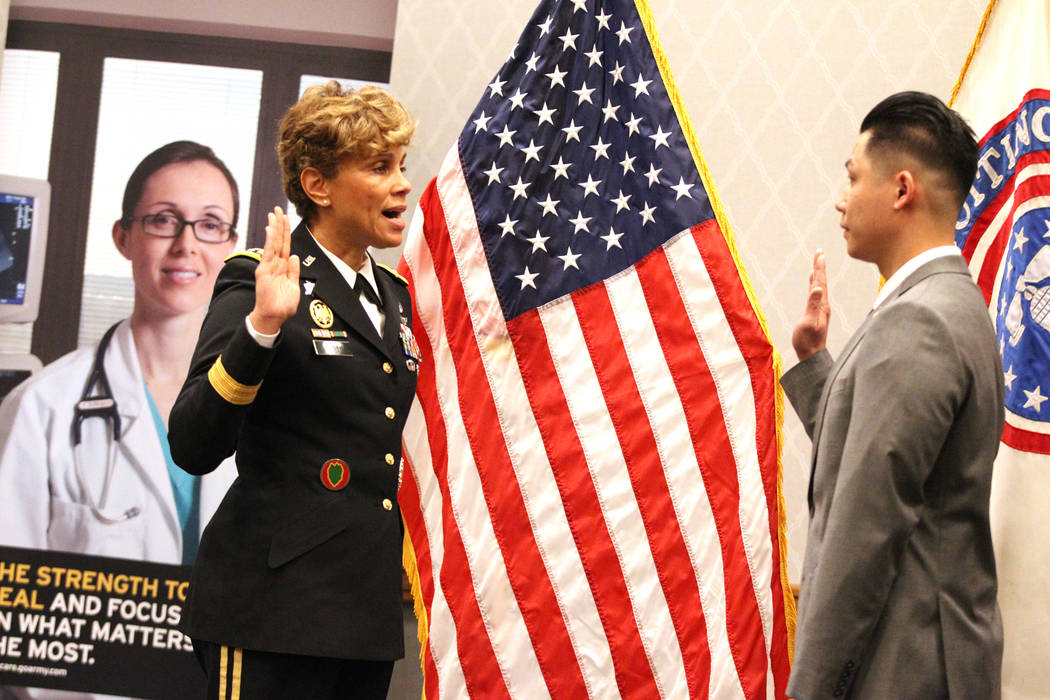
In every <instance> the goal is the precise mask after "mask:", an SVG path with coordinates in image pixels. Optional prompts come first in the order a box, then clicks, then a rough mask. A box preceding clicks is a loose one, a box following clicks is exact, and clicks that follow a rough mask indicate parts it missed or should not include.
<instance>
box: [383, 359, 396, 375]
mask: <svg viewBox="0 0 1050 700" xmlns="http://www.w3.org/2000/svg"><path fill="white" fill-rule="evenodd" d="M383 371H384V372H386V373H387V374H390V373H391V372H393V371H394V366H393V365H392V364H390V363H389V362H384V363H383Z"/></svg>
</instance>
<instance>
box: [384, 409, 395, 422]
mask: <svg viewBox="0 0 1050 700" xmlns="http://www.w3.org/2000/svg"><path fill="white" fill-rule="evenodd" d="M394 415H395V414H394V409H392V408H390V407H389V406H387V407H386V417H387V418H389V419H390V420H394Z"/></svg>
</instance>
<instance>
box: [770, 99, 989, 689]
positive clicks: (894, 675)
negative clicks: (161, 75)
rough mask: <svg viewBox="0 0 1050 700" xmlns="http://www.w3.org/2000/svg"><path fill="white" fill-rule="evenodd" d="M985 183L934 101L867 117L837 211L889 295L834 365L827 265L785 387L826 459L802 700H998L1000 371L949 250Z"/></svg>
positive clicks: (909, 102) (815, 490)
mask: <svg viewBox="0 0 1050 700" xmlns="http://www.w3.org/2000/svg"><path fill="white" fill-rule="evenodd" d="M976 168H977V148H976V143H975V141H974V137H973V132H972V131H971V130H970V128H969V127H968V126H967V125H966V123H965V122H964V121H963V120H962V119H961V118H960V117H959V116H958V115H957V114H956V113H955V112H953V111H951V110H950V109H948V108H947V107H946V106H945V105H944V104H943V103H942V102H941V101H940V100H938V99H937V98H935V97H933V96H931V95H926V94H922V93H914V92H909V93H900V94H897V95H893V96H891V97H888V98H887V99H885V100H883V101H882V102H881V103H879V104H878V105H877V106H876V107H875V108H874V109H873V110H872V111H871V112H870V113H869V114H868V116H867V117H865V119H864V122H863V124H862V125H861V129H860V136H859V137H858V139H857V142H856V144H855V145H854V147H853V152H852V155H851V157H850V159H849V160H848V161H847V162H846V171H847V174H848V176H849V184H848V185H847V186H846V188H845V190H844V191H843V193H842V197H841V199H840V201H839V202H838V204H837V205H836V207H835V208H836V209H837V210H838V211H839V212H840V213H841V215H842V218H841V222H840V225H841V226H842V228H843V229H844V237H845V239H846V251H847V252H848V253H849V255H850V256H851V257H854V258H857V259H858V260H864V261H866V262H870V263H873V264H875V265H876V266H877V267H878V269H879V272H880V273H881V274H882V276H883V277H884V278H885V279H886V284H885V285H884V286H883V288H882V290H881V291H880V293H879V295H878V297H877V298H876V300H875V304H874V308H873V309H872V311H871V313H870V314H869V315H868V317H867V319H866V320H865V321H864V323H863V324H862V325H861V327H860V328H858V329H857V332H856V333H855V334H854V335H853V337H852V338H851V339H850V340H849V342H848V343H847V344H846V347H845V349H844V350H843V351H842V353H841V354H840V355H839V358H838V359H837V360H833V359H832V357H831V355H830V354H829V353H828V351H827V350H826V349H825V340H826V338H827V328H828V317H829V314H830V307H829V305H828V294H827V281H826V273H825V265H824V257H823V255H822V254H821V253H820V252H818V253H817V255H816V256H815V258H814V262H813V273H812V275H811V276H810V285H809V296H808V299H807V301H806V309H805V312H804V314H803V317H802V319H801V320H800V321H799V323H798V325H797V326H796V327H795V329H794V333H793V336H792V344H793V345H794V347H795V352H796V353H797V354H798V358H799V364H797V365H796V366H795V367H793V368H792V369H791V370H790V371H789V372H787V373H786V374H785V375H784V377H783V379H782V380H781V383H782V384H783V386H784V389H785V391H786V393H787V396H788V398H789V400H790V401H791V404H792V405H793V406H794V408H795V411H796V412H797V413H798V415H799V417H800V418H801V419H802V423H803V424H804V425H805V428H806V431H807V432H808V433H809V435H810V437H811V438H812V441H813V456H812V462H811V469H812V472H811V475H810V485H809V512H810V526H809V539H808V543H807V548H806V557H805V563H804V566H803V572H802V592H801V597H800V600H799V618H798V630H797V639H796V646H795V659H794V668H793V670H792V673H791V680H790V682H789V684H788V694H789V695H790V696H792V697H794V698H796V699H797V700H810V699H811V698H833V697H835V698H837V697H847V698H855V699H859V698H863V699H865V700H867V699H872V700H888V699H892V700H935V699H937V698H949V697H950V698H953V699H954V698H973V699H974V700H978V699H980V700H985V699H987V698H998V697H999V689H1000V665H1001V656H1002V626H1001V622H1000V619H999V610H998V607H997V604H996V578H995V558H994V556H993V553H992V540H991V533H990V531H989V523H988V493H989V487H990V484H991V477H992V460H993V459H994V457H995V454H996V451H997V450H998V446H999V437H1000V435H1001V433H1002V427H1003V371H1002V366H1001V363H1000V359H999V354H998V351H997V347H996V339H995V333H994V331H993V330H992V326H991V322H990V320H989V317H988V310H987V308H986V306H985V302H984V298H983V296H982V294H981V292H980V290H979V289H978V288H977V287H976V286H975V285H974V283H973V281H972V279H971V277H970V273H969V270H968V269H967V267H966V263H965V262H964V260H963V258H962V256H961V255H960V254H959V251H958V249H957V248H955V246H954V245H953V240H954V231H955V220H956V218H957V216H958V213H959V209H960V206H961V204H962V202H963V198H964V197H965V195H966V193H967V191H968V189H969V187H970V183H971V182H972V180H973V177H974V174H975V172H976Z"/></svg>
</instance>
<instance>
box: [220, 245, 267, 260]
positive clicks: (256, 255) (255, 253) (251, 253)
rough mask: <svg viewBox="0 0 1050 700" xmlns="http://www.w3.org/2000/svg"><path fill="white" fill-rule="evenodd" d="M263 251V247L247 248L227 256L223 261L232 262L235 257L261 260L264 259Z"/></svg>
mask: <svg viewBox="0 0 1050 700" xmlns="http://www.w3.org/2000/svg"><path fill="white" fill-rule="evenodd" d="M262 252H263V249H262V248H248V249H247V250H241V251H238V252H236V253H234V254H233V255H231V256H229V257H228V258H226V259H225V260H224V261H223V262H230V261H231V260H233V259H234V258H251V259H252V260H254V261H255V262H259V261H261V260H262Z"/></svg>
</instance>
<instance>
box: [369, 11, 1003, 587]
mask: <svg viewBox="0 0 1050 700" xmlns="http://www.w3.org/2000/svg"><path fill="white" fill-rule="evenodd" d="M985 4H986V3H985V0H952V2H944V0H910V1H908V0H899V1H897V2H892V1H889V2H887V1H886V0H854V1H852V2H848V1H844V0H842V1H831V0H763V1H759V0H742V1H740V2H736V3H730V2H715V1H713V0H650V8H651V10H652V14H653V16H654V18H655V21H656V26H657V29H658V31H659V33H660V39H661V42H662V44H663V46H664V49H665V51H666V53H667V55H668V58H669V60H670V63H671V69H672V71H673V72H674V75H675V78H676V80H677V83H678V86H679V89H680V90H681V93H682V97H683V100H684V102H685V107H686V110H687V111H688V113H689V116H690V118H691V120H692V122H693V125H694V126H695V127H696V131H697V136H698V139H699V142H700V147H701V149H702V151H703V152H704V156H705V158H706V160H707V162H708V165H709V166H710V169H711V172H712V175H713V177H714V182H715V186H716V187H717V189H718V192H719V195H720V197H721V199H722V202H723V204H724V206H725V208H726V212H727V214H728V216H729V221H730V223H731V225H732V227H733V230H734V234H735V236H736V241H737V245H738V247H739V249H740V253H741V256H742V258H743V262H744V265H745V267H746V269H747V273H748V276H749V277H750V280H751V283H752V285H753V286H754V289H755V293H756V295H757V297H758V301H759V304H760V306H761V308H762V311H763V313H764V314H765V316H766V320H767V322H768V324H769V328H770V331H771V333H772V336H773V341H774V343H775V345H776V346H777V349H778V350H779V351H780V353H781V355H782V356H783V361H784V366H785V368H788V367H790V366H791V365H792V364H794V352H793V351H792V349H791V341H790V338H791V327H792V325H793V324H794V322H795V319H796V318H797V316H798V313H799V312H800V311H801V308H802V302H803V295H804V293H805V289H806V280H807V277H808V274H809V266H810V259H811V257H812V253H813V251H814V250H815V249H816V248H823V249H824V250H825V251H826V252H827V258H828V269H829V287H830V294H831V303H832V330H831V334H830V338H829V345H830V347H831V350H832V352H835V351H836V350H837V349H838V348H841V347H842V345H844V344H845V342H846V340H847V339H848V337H849V335H850V334H851V333H852V332H853V330H854V329H855V328H856V327H857V325H858V324H859V323H860V321H861V320H862V319H863V317H864V315H865V314H866V313H867V311H868V309H869V308H870V304H871V302H872V301H873V299H874V296H875V293H876V285H877V282H878V274H877V272H876V271H875V270H874V268H872V267H870V266H868V265H865V264H863V263H858V262H855V261H853V260H850V259H849V258H848V257H847V256H846V253H845V248H844V246H843V243H842V238H841V233H840V229H839V227H838V214H837V213H836V212H835V211H834V209H833V206H834V203H835V201H836V199H837V196H838V193H839V192H840V191H841V188H842V186H843V185H844V184H845V171H844V168H843V163H844V162H845V160H846V158H847V157H848V155H849V151H850V148H851V147H852V144H853V140H854V139H855V137H856V132H857V128H858V127H859V125H860V120H861V119H862V118H863V116H864V114H865V113H867V111H868V110H869V109H870V108H871V107H872V106H873V105H874V104H875V103H876V102H878V101H879V100H880V99H882V98H883V97H885V96H886V95H888V94H890V93H892V92H896V91H898V90H905V89H916V90H925V91H927V92H932V93H934V94H936V95H938V96H939V97H941V98H942V99H944V100H947V99H948V97H949V95H950V94H951V89H952V85H953V84H954V82H955V79H956V77H957V76H958V74H959V71H960V69H961V68H962V64H963V60H964V59H965V57H966V53H967V51H968V50H969V47H970V44H971V42H972V41H973V37H974V34H975V33H976V30H977V25H978V23H979V22H980V18H981V14H982V12H983V11H984V7H985ZM534 9H535V3H534V2H533V1H532V0H501V1H500V2H492V1H491V0H456V1H454V2H453V1H450V0H400V2H399V5H398V17H397V29H396V32H395V36H394V56H393V68H392V74H391V86H392V88H391V89H392V91H393V92H394V94H396V95H397V96H398V97H399V98H400V99H401V100H403V101H404V103H405V105H406V106H407V107H408V108H409V110H410V111H411V112H412V114H413V115H414V116H415V117H416V118H417V119H418V120H419V129H418V131H417V138H416V141H415V144H414V147H413V149H412V152H411V153H410V155H409V175H410V178H411V179H412V181H413V183H414V185H415V190H414V191H413V193H412V202H411V205H412V206H414V204H415V199H416V198H417V197H418V195H419V193H420V192H421V191H422V190H423V188H424V187H425V186H426V183H427V181H428V180H429V179H430V178H431V177H432V176H433V175H434V174H435V173H436V171H437V168H438V166H439V164H440V162H441V160H442V158H443V157H444V155H445V153H446V152H447V151H448V149H449V148H450V147H451V145H452V143H453V139H455V137H456V135H457V134H458V132H459V131H460V129H461V128H462V126H463V124H464V123H465V122H466V119H467V116H468V115H469V114H470V112H471V110H472V109H473V108H474V105H475V104H476V103H477V100H478V98H479V97H480V96H481V93H482V90H483V89H484V87H485V85H487V84H488V82H489V81H490V80H491V78H492V76H493V75H494V74H495V72H496V70H497V69H498V68H499V67H500V65H501V64H502V63H503V61H504V59H505V58H506V57H507V55H508V53H509V52H510V50H511V48H512V47H513V45H514V42H515V41H516V40H517V38H518V35H519V34H520V33H521V30H522V29H523V27H524V24H525V22H526V21H527V20H528V19H529V17H530V16H531V14H532V11H533V10H534ZM387 259H388V260H389V259H390V258H389V257H388V258H387ZM393 260H395V261H396V255H395V256H393ZM784 436H785V440H784V442H785V444H784V488H785V498H786V499H787V517H788V570H789V573H790V575H791V578H792V581H793V582H796V583H797V580H798V576H799V572H800V570H801V563H802V554H803V551H804V549H805V537H806V521H807V508H806V484H807V481H808V478H809V473H808V464H809V461H808V457H809V440H808V438H807V437H806V435H805V432H804V431H803V430H802V426H801V424H800V423H799V422H798V420H797V419H796V418H795V416H794V414H793V413H792V412H791V410H790V408H788V409H787V415H786V416H785V421H784Z"/></svg>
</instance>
